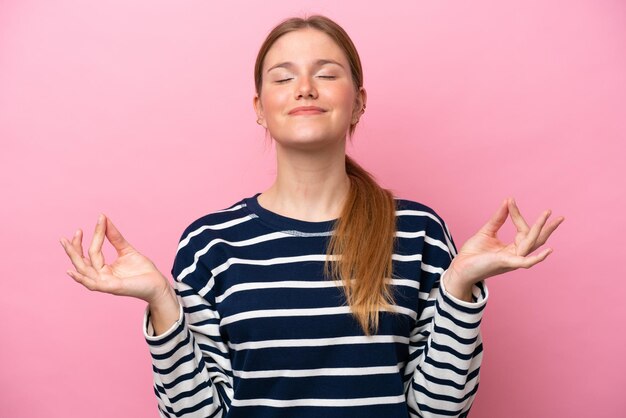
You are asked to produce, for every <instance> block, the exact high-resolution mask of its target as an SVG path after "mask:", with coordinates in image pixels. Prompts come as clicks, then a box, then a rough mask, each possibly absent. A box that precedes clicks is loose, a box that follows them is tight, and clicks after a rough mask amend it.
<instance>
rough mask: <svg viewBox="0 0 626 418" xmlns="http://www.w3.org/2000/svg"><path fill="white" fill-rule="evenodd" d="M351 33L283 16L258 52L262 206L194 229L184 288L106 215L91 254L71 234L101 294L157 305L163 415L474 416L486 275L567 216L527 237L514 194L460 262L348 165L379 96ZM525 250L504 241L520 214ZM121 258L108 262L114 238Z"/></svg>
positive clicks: (90, 284) (246, 204) (314, 19)
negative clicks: (269, 174)
mask: <svg viewBox="0 0 626 418" xmlns="http://www.w3.org/2000/svg"><path fill="white" fill-rule="evenodd" d="M362 81H363V74H362V70H361V63H360V60H359V56H358V54H357V51H356V49H355V47H354V45H353V43H352V41H351V40H350V38H349V37H348V35H347V34H346V33H345V31H344V30H343V29H342V28H341V27H340V26H338V25H337V24H336V23H335V22H333V21H332V20H330V19H328V18H326V17H323V16H319V15H315V16H311V17H309V18H307V19H300V18H292V19H288V20H286V21H284V22H282V23H281V24H279V25H278V26H277V27H275V28H274V29H273V30H272V31H271V33H270V34H269V35H268V37H267V39H266V40H265V42H264V43H263V45H262V46H261V49H260V51H259V54H258V57H257V61H256V65H255V82H256V95H255V97H254V102H253V104H254V108H255V110H256V113H257V116H258V120H257V123H259V124H260V125H262V126H263V127H264V128H265V129H266V130H267V132H268V133H269V134H270V136H271V138H272V139H273V140H274V141H275V145H276V155H277V167H278V170H277V176H276V181H275V182H274V184H273V185H272V186H271V187H270V188H269V189H268V190H266V191H265V192H263V193H256V194H254V195H253V196H250V197H246V198H243V199H241V200H240V201H238V202H235V203H233V204H232V205H230V206H228V207H227V208H224V209H222V210H219V211H215V212H212V213H209V214H207V215H205V216H203V217H201V218H199V219H196V220H195V221H193V222H192V223H191V224H190V225H189V226H188V227H187V228H186V229H185V231H184V232H183V234H182V236H181V239H180V243H179V246H178V251H177V254H176V258H175V261H174V265H173V268H172V271H171V273H172V275H173V277H174V284H175V286H174V288H172V286H171V285H170V283H169V281H168V279H167V278H166V277H165V276H164V275H163V274H162V273H160V272H159V271H158V270H157V269H156V267H155V266H154V264H153V263H152V262H151V261H150V260H149V259H148V258H146V257H145V256H143V255H142V254H140V253H139V252H138V251H137V250H136V249H135V248H133V247H132V246H131V245H130V244H129V243H128V242H127V241H126V240H125V239H124V238H123V237H122V235H121V234H120V232H119V231H118V230H117V229H116V228H115V226H114V225H113V223H112V222H111V220H110V219H108V218H106V217H105V216H104V215H101V216H100V218H99V220H98V223H97V225H96V228H95V233H94V237H93V240H92V242H91V245H90V248H89V257H86V256H84V255H83V252H82V232H81V230H80V229H79V230H78V231H77V232H76V234H75V236H74V238H73V239H72V241H71V242H69V241H68V240H66V239H61V243H62V245H63V247H64V248H65V250H66V252H67V254H68V256H69V257H70V259H71V261H72V263H73V264H74V266H75V268H76V271H68V274H69V275H70V276H71V277H72V278H73V279H74V280H76V281H77V282H79V283H81V284H82V285H84V286H85V287H87V288H88V289H90V290H97V291H101V292H107V293H112V294H115V295H126V296H133V297H137V298H140V299H143V300H145V301H146V302H147V303H148V306H147V307H146V312H145V317H144V332H145V338H146V341H147V344H148V347H149V350H150V354H151V356H152V362H153V366H154V367H153V370H154V390H155V394H156V396H157V400H158V408H159V412H160V414H161V416H163V417H179V416H184V417H225V418H226V417H227V418H240V417H246V418H249V417H300V418H302V417H316V418H317V417H376V418H379V417H389V418H395V417H398V418H399V417H403V418H404V417H408V416H410V417H439V416H445V417H450V416H467V414H468V413H469V410H470V408H471V406H472V402H473V400H474V398H475V396H476V391H477V389H478V383H479V370H480V364H481V360H482V341H481V335H480V332H479V324H480V321H481V318H482V314H483V310H484V307H485V304H486V301H487V298H488V292H487V288H486V286H485V283H484V280H485V279H486V278H488V277H491V276H495V275H498V274H502V273H505V272H508V271H511V270H515V269H517V268H520V267H521V268H529V267H531V266H533V265H535V264H537V263H539V262H541V261H543V260H544V259H545V258H546V257H547V256H548V254H549V253H550V252H551V249H546V250H544V251H542V252H540V253H539V254H537V255H530V254H531V253H532V252H533V251H534V250H536V249H537V248H539V247H540V246H541V245H543V244H544V243H545V242H546V240H547V239H548V237H549V236H550V235H551V234H552V232H553V231H554V230H555V229H556V228H557V226H558V225H559V224H560V223H561V222H562V221H563V219H564V218H563V217H560V218H558V219H557V220H555V221H553V222H551V223H550V224H547V225H546V221H547V219H548V217H549V216H550V211H549V210H548V211H545V212H544V213H543V214H542V215H541V216H540V217H539V219H538V220H537V221H536V222H535V224H534V225H533V226H532V227H530V226H528V225H527V223H526V222H525V220H524V218H523V217H522V215H521V214H520V212H519V210H518V208H517V207H516V205H515V202H514V201H513V200H512V199H505V200H504V201H503V202H502V204H501V206H500V207H499V208H498V210H497V211H496V212H495V213H494V215H493V216H492V218H491V219H490V220H489V221H488V222H487V223H486V224H485V225H484V226H483V227H482V228H481V229H480V230H479V231H478V232H477V233H476V235H474V236H473V237H471V238H470V239H469V240H468V241H467V242H466V243H465V244H464V245H463V247H462V248H461V250H460V251H459V252H458V253H457V249H456V246H455V244H454V242H453V240H452V237H451V236H450V233H449V231H448V229H447V227H446V224H445V223H444V221H443V220H442V219H441V218H440V217H439V216H438V215H437V213H436V212H435V211H434V210H433V209H431V208H430V207H428V206H426V205H424V204H422V203H419V202H416V201H412V200H408V199H401V198H398V197H396V196H394V195H393V194H392V193H391V192H390V191H389V190H385V189H382V188H381V187H380V186H378V185H377V183H376V182H375V180H374V179H373V178H372V176H371V175H370V174H368V173H367V171H365V170H364V169H363V168H361V167H360V166H359V165H358V164H357V163H356V162H354V161H353V160H352V159H351V158H349V157H348V156H347V155H346V153H345V145H346V137H349V138H352V134H353V132H354V129H355V127H356V125H357V124H358V122H359V118H360V117H361V115H362V114H363V112H364V111H365V107H366V106H365V104H366V100H367V95H366V91H365V89H364V88H363V83H362ZM509 214H510V215H511V218H512V221H513V222H514V224H515V226H516V227H517V231H518V232H517V235H516V238H515V242H513V243H510V244H505V243H502V242H500V241H499V240H498V238H497V237H496V233H497V231H498V230H499V229H500V227H501V226H502V225H503V224H504V222H505V221H506V219H507V217H508V215H509ZM105 236H106V238H107V239H108V240H109V241H110V242H111V244H112V245H113V246H114V247H115V248H116V249H117V252H118V256H119V257H118V259H117V260H115V261H114V262H113V263H112V264H110V265H107V264H105V261H104V258H103V256H102V251H101V248H102V244H103V242H104V238H105Z"/></svg>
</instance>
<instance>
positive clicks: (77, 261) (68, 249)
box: [59, 238, 89, 273]
mask: <svg viewBox="0 0 626 418" xmlns="http://www.w3.org/2000/svg"><path fill="white" fill-rule="evenodd" d="M59 241H60V242H61V245H62V246H63V249H64V250H65V253H66V254H67V255H68V256H69V258H70V260H71V261H72V264H74V267H75V268H76V270H78V271H80V272H82V273H86V272H87V270H88V269H89V266H88V265H86V264H85V262H84V260H83V257H81V256H80V254H78V253H77V252H76V249H75V248H74V247H73V246H72V244H71V243H70V242H69V241H68V240H66V239H65V238H61V239H60V240H59Z"/></svg>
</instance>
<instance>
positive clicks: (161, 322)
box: [148, 284, 180, 336]
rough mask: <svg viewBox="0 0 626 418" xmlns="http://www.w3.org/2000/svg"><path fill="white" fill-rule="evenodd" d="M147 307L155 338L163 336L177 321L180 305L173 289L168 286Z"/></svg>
mask: <svg viewBox="0 0 626 418" xmlns="http://www.w3.org/2000/svg"><path fill="white" fill-rule="evenodd" d="M148 306H149V308H150V318H151V322H152V326H153V328H154V335H155V336H158V335H160V334H163V333H164V332H165V331H167V330H168V329H170V328H171V327H172V325H174V323H175V322H176V321H178V319H179V318H178V317H179V313H180V305H179V304H178V299H177V298H176V293H175V292H174V289H173V288H172V286H170V285H169V284H168V285H167V288H166V289H165V290H164V291H163V293H162V294H161V295H160V296H159V297H158V298H157V299H155V300H154V301H151V302H150V303H149V304H148Z"/></svg>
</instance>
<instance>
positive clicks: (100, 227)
mask: <svg viewBox="0 0 626 418" xmlns="http://www.w3.org/2000/svg"><path fill="white" fill-rule="evenodd" d="M105 228H106V223H105V216H104V215H103V214H100V215H99V216H98V222H97V223H96V229H95V231H94V234H93V238H92V239H91V245H90V246H89V258H90V259H91V265H92V266H93V267H94V268H95V269H96V270H100V269H101V268H102V267H103V266H104V255H103V254H102V243H103V242H104V234H105Z"/></svg>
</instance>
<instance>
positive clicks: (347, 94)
mask: <svg viewBox="0 0 626 418" xmlns="http://www.w3.org/2000/svg"><path fill="white" fill-rule="evenodd" d="M327 97H328V99H329V101H331V102H332V104H333V107H335V108H337V109H343V110H345V111H346V112H350V111H351V110H352V106H354V99H355V95H354V91H353V88H352V85H349V86H342V87H340V88H335V89H332V90H330V91H329V92H328V95H327Z"/></svg>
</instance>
